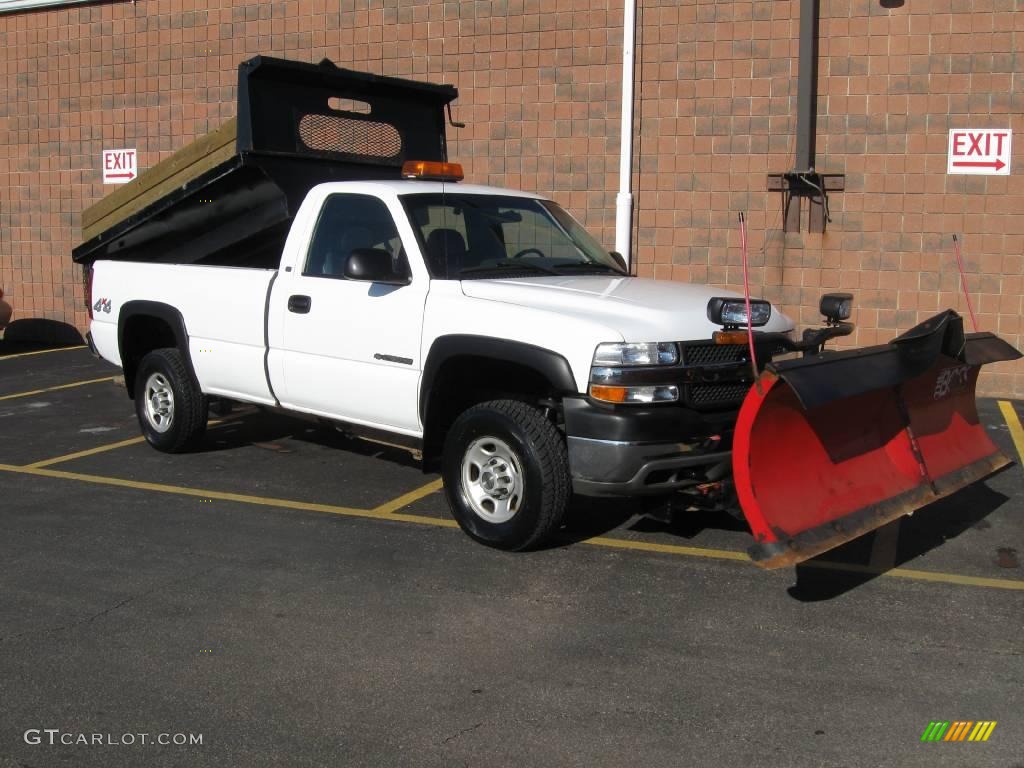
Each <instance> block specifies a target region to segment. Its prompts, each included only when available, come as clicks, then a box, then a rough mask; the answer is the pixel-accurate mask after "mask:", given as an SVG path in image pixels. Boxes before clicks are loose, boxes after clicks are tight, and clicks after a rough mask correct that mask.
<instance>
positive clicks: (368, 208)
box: [302, 195, 409, 279]
mask: <svg viewBox="0 0 1024 768" xmlns="http://www.w3.org/2000/svg"><path fill="white" fill-rule="evenodd" d="M360 248H376V249H379V250H384V251H387V252H388V253H389V254H391V258H392V260H393V262H394V265H395V268H396V271H397V272H398V273H399V274H409V267H408V262H407V261H406V257H405V251H404V250H403V248H402V240H401V238H400V237H399V235H398V228H397V227H396V226H395V222H394V219H392V218H391V212H390V211H388V208H387V206H386V205H384V203H383V202H382V201H381V200H378V199H377V198H376V197H370V196H369V195H331V196H330V197H328V198H327V200H326V201H325V202H324V207H323V210H322V211H321V212H320V218H319V219H318V221H317V223H316V229H315V231H314V232H313V240H312V242H311V243H310V246H309V253H308V254H307V255H306V263H305V266H304V267H303V269H302V274H303V275H304V276H306V277H330V278H335V279H344V278H345V264H346V262H347V261H348V259H349V257H350V256H351V255H352V251H354V250H357V249H360Z"/></svg>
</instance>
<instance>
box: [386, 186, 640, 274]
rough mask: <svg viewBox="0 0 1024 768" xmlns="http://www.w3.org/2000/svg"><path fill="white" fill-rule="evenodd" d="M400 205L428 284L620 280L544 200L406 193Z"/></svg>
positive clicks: (596, 247)
mask: <svg viewBox="0 0 1024 768" xmlns="http://www.w3.org/2000/svg"><path fill="white" fill-rule="evenodd" d="M402 203H403V204H404V205H405V210H406V212H407V213H408V214H409V220H410V221H411V222H412V223H413V228H414V229H415V230H416V236H417V237H418V238H419V240H420V247H421V248H422V250H423V253H424V255H425V257H426V262H427V268H428V269H429V270H430V274H431V275H432V276H433V277H435V278H442V279H452V280H465V279H473V278H485V279H493V278H496V277H529V276H533V275H579V274H612V273H614V274H623V271H622V268H621V267H619V266H618V264H617V263H616V262H615V259H613V258H612V257H611V256H610V255H609V254H608V252H607V251H606V250H604V248H602V247H601V246H600V244H599V243H598V242H597V241H596V240H594V238H593V237H591V236H590V235H589V234H588V233H587V231H586V230H585V229H583V227H582V226H580V225H579V224H578V223H577V222H576V220H575V219H573V218H572V216H570V215H569V214H568V213H566V212H565V211H564V210H563V209H562V208H561V207H559V206H558V205H557V204H555V203H552V202H550V201H548V200H534V199H532V198H528V197H513V196H506V195H471V194H464V195H463V194H435V193H424V194H412V195H403V196H402Z"/></svg>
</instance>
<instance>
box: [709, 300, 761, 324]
mask: <svg viewBox="0 0 1024 768" xmlns="http://www.w3.org/2000/svg"><path fill="white" fill-rule="evenodd" d="M771 316H772V305H771V304H769V303H768V302H767V301H764V300H763V299H751V300H750V324H751V325H752V326H755V327H757V326H760V325H764V324H765V323H767V322H768V320H769V319H770V318H771ZM708 320H710V321H711V322H712V323H714V324H715V325H725V326H729V325H734V326H746V324H747V303H746V301H744V300H743V299H733V298H722V297H720V296H716V297H715V298H713V299H711V300H710V301H709V302H708Z"/></svg>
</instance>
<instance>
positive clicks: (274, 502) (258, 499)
mask: <svg viewBox="0 0 1024 768" xmlns="http://www.w3.org/2000/svg"><path fill="white" fill-rule="evenodd" d="M0 472H12V473H15V474H23V475H34V476H36V477H53V478H57V479H61V480H78V481H80V482H83V483H93V484H95V485H111V486H115V487H118V488H133V489H135V490H140V491H156V492H157V493H169V494H175V495H178V496H194V497H197V498H200V499H217V500H218V501H235V502H238V503H240V504H256V505H259V506H264V507H278V508H282V509H297V510H303V511H306V512H323V513H325V514H330V515H346V516H349V517H364V518H370V519H374V520H395V521H398V522H404V523H419V524H422V525H433V526H437V527H439V528H455V527H456V526H457V523H456V522H455V521H454V520H449V519H447V518H434V517H424V516H422V515H406V514H388V513H382V512H377V511H375V510H372V509H354V508H352V507H338V506H334V505H333V504H314V503H311V502H305V501H293V500H291V499H275V498H271V497H266V496H250V495H249V494H245V493H227V492H224V491H214V490H209V489H206V488H188V487H185V486H181V485H165V484H163V483H146V482H142V481H139V480H125V479H122V478H120V477H103V476H102V475H84V474H81V473H78V472H64V471H61V470H59V469H45V468H37V467H15V466H11V465H9V464H0Z"/></svg>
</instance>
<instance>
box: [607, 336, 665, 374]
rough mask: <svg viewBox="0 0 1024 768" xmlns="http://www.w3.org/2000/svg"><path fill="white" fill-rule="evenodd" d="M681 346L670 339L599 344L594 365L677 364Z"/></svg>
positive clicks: (619, 366)
mask: <svg viewBox="0 0 1024 768" xmlns="http://www.w3.org/2000/svg"><path fill="white" fill-rule="evenodd" d="M678 362H679V348H678V347H677V346H676V345H675V344H673V343H672V342H670V341H659V342H641V343H625V344H619V343H608V344H599V345H598V346H597V351H596V352H594V365H607V366H612V367H616V368H621V367H624V366H631V365H675V364H676V363H678Z"/></svg>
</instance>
